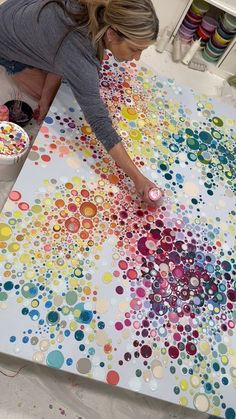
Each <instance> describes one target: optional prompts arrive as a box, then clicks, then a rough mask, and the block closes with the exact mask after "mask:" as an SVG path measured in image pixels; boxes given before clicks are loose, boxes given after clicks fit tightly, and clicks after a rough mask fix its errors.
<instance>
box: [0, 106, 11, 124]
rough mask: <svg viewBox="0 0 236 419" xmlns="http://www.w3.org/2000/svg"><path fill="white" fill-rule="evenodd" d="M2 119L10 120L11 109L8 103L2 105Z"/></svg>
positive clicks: (0, 115) (0, 119) (0, 113)
mask: <svg viewBox="0 0 236 419" xmlns="http://www.w3.org/2000/svg"><path fill="white" fill-rule="evenodd" d="M0 121H9V110H8V107H7V106H6V105H0Z"/></svg>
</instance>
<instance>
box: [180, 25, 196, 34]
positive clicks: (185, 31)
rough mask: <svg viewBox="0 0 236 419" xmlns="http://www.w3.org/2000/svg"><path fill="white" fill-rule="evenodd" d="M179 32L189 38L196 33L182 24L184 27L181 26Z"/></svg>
mask: <svg viewBox="0 0 236 419" xmlns="http://www.w3.org/2000/svg"><path fill="white" fill-rule="evenodd" d="M179 30H180V31H181V32H182V33H183V34H186V35H187V36H188V35H192V34H193V33H194V32H196V30H195V29H189V28H187V27H186V26H185V25H184V24H183V23H182V25H181V26H180V28H179Z"/></svg>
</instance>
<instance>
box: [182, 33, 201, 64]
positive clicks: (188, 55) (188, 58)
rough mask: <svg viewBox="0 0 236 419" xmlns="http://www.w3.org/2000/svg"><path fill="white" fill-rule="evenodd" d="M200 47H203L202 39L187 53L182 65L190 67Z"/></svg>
mask: <svg viewBox="0 0 236 419" xmlns="http://www.w3.org/2000/svg"><path fill="white" fill-rule="evenodd" d="M200 46H201V38H200V39H198V40H197V41H194V42H193V44H192V45H191V47H190V48H189V50H188V51H187V53H186V55H185V56H184V58H183V59H182V63H183V64H185V65H188V64H189V63H190V61H191V60H192V58H193V56H194V55H195V53H196V52H197V50H198V49H199V48H200Z"/></svg>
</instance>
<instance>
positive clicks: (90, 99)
mask: <svg viewBox="0 0 236 419" xmlns="http://www.w3.org/2000/svg"><path fill="white" fill-rule="evenodd" d="M64 1H67V4H69V5H70V7H73V9H74V7H79V5H78V1H77V2H74V0H69V1H70V3H68V0H64ZM43 3H44V2H43V1H42V0H7V1H6V2H5V3H3V4H2V5H1V6H0V57H1V58H5V59H7V60H15V61H19V62H21V63H23V64H28V65H30V66H32V67H36V68H39V69H42V70H45V71H48V72H51V73H56V74H59V75H61V76H63V77H64V78H65V79H66V80H67V81H68V82H69V84H70V86H71V88H72V91H73V93H74V95H75V98H76V100H77V101H78V103H79V105H80V107H81V109H82V111H83V113H84V116H85V118H86V120H87V122H88V123H89V124H90V126H91V128H92V130H93V131H94V133H95V135H96V137H97V138H98V140H100V141H101V142H102V144H103V145H104V147H105V148H106V150H108V151H109V150H110V149H111V148H112V147H113V146H114V145H115V144H117V143H118V142H120V141H121V138H120V137H119V136H118V134H117V132H116V131H115V129H114V128H113V127H112V122H111V119H110V117H109V114H108V111H107V108H106V106H105V104H104V103H103V100H102V99H101V97H100V93H99V70H100V63H99V60H98V59H97V57H96V53H95V50H94V48H93V46H92V44H91V41H90V39H89V38H88V37H87V36H86V33H85V32H84V34H81V33H79V32H72V33H70V34H69V35H67V36H66V38H65V40H64V41H63V42H62V44H61V46H60V48H59V50H58V46H59V44H60V41H61V40H62V38H63V36H64V35H65V34H66V33H67V32H68V24H71V21H70V19H69V18H68V16H65V15H64V13H63V11H62V9H61V8H60V7H58V6H57V5H56V3H51V4H49V5H47V6H46V7H45V8H44V9H43V10H42V12H41V14H40V17H39V22H37V16H38V12H39V9H40V7H41V6H42V4H43ZM76 3H77V6H75V4H76ZM57 50H58V52H57ZM56 52H57V54H56Z"/></svg>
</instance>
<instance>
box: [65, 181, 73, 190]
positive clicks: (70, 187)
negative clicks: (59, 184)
mask: <svg viewBox="0 0 236 419" xmlns="http://www.w3.org/2000/svg"><path fill="white" fill-rule="evenodd" d="M65 187H66V189H73V185H72V183H70V182H67V183H66V184H65Z"/></svg>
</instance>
